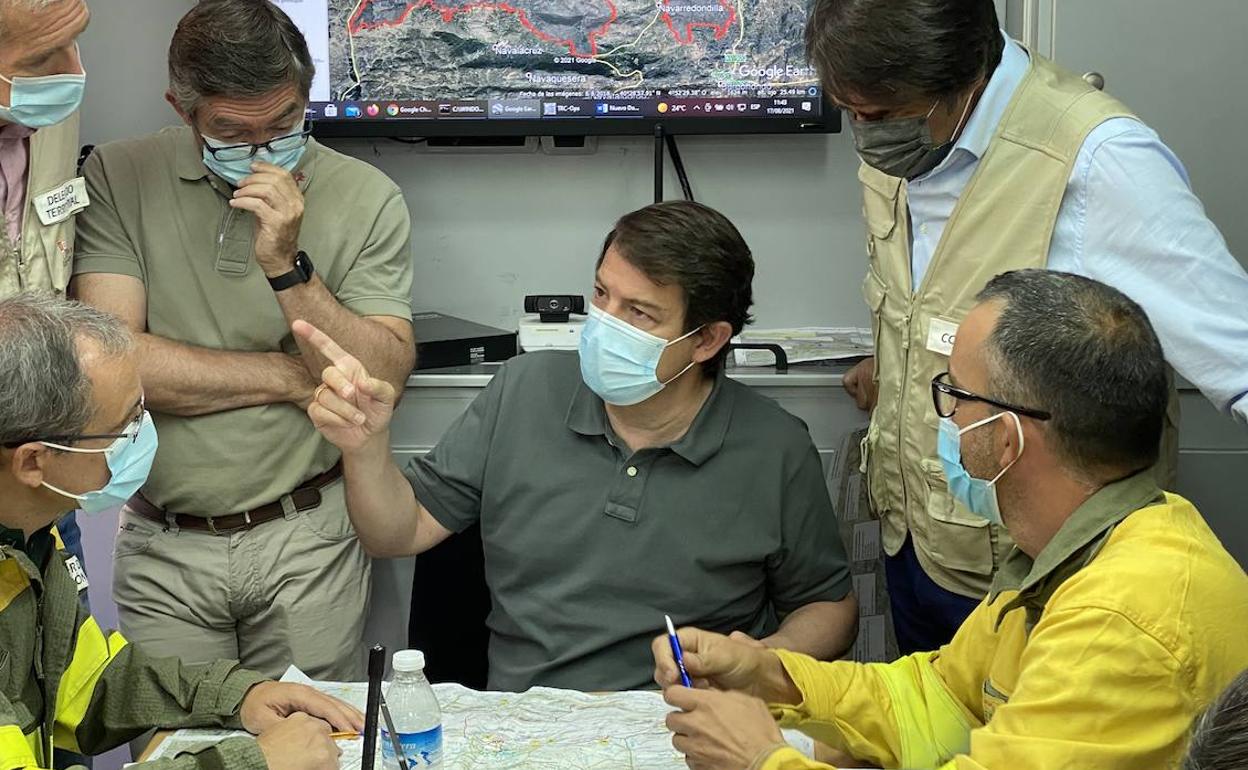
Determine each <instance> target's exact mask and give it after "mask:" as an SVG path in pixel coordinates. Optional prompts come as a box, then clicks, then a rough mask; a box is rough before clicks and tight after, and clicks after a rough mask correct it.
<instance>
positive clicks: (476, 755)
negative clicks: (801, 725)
mask: <svg viewBox="0 0 1248 770" xmlns="http://www.w3.org/2000/svg"><path fill="white" fill-rule="evenodd" d="M283 680H285V681H304V680H300V679H299V678H298V676H297V675H292V673H291V672H289V671H288V672H287V676H285V677H283ZM312 684H313V686H314V687H316V688H317V689H319V690H321V691H323V692H326V693H328V694H330V695H333V696H335V697H337V698H341V699H343V700H345V701H347V702H349V703H352V704H354V705H355V706H356V707H357V708H363V706H364V701H365V698H366V696H367V691H368V686H367V685H366V684H364V683H362V682H358V683H357V682H348V683H342V682H313V683H312ZM433 690H434V693H435V694H436V695H437V697H438V703H439V704H440V705H441V707H442V735H443V741H444V745H443V756H444V761H443V765H442V770H485V768H489V769H490V770H512V769H513V768H514V770H521V769H522V768H523V769H525V770H527V769H528V768H542V769H543V770H563V768H567V770H596V769H598V768H600V769H601V770H616V769H618V768H638V769H641V768H644V769H645V770H680V768H684V767H685V762H684V757H682V756H681V755H680V754H679V753H677V751H676V750H675V749H673V748H672V742H671V734H670V733H669V732H668V731H667V727H666V726H665V725H664V718H665V717H666V716H667V712H668V711H670V710H671V709H670V708H669V707H668V706H667V705H666V704H665V703H664V702H663V699H662V697H661V696H660V695H659V694H658V693H657V692H620V693H608V694H604V695H589V694H586V693H581V692H575V691H573V690H555V689H550V688H546V687H535V688H533V689H531V690H529V691H528V692H525V693H519V694H517V693H501V692H478V691H476V690H470V689H468V688H467V687H462V686H460V685H457V684H436V685H434V686H433ZM238 735H246V733H242V732H231V731H228V730H178V731H177V732H176V733H174V734H173V735H171V736H170V737H169V738H167V739H166V740H165V741H164V742H163V743H162V744H161V745H160V746H159V747H158V748H157V749H156V751H155V752H153V754H152V757H151V758H152V759H157V758H159V757H165V756H174V755H176V754H178V753H180V752H183V751H188V750H196V749H199V748H202V747H203V746H205V745H209V744H212V743H217V742H219V741H222V740H225V739H226V738H228V737H232V736H238ZM785 737H786V739H788V740H789V742H790V743H792V744H793V745H794V746H796V747H797V748H798V749H799V750H800V751H802V752H803V753H806V754H810V752H811V751H812V750H813V744H812V743H811V741H810V739H809V738H806V737H805V736H803V735H801V734H800V733H791V734H790V733H787V732H786V734H785ZM339 745H340V746H341V748H342V750H343V751H342V757H341V758H340V760H339V767H340V768H342V770H358V769H359V767H360V762H361V747H362V741H361V740H359V739H356V740H354V741H342V742H340V743H339ZM377 757H378V770H380V757H381V752H380V750H378V752H377Z"/></svg>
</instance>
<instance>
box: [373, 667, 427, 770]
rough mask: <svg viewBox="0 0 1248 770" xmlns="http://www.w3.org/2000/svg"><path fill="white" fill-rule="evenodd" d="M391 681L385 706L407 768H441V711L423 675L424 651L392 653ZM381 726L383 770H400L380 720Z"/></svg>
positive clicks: (388, 736)
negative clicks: (396, 734) (392, 676)
mask: <svg viewBox="0 0 1248 770" xmlns="http://www.w3.org/2000/svg"><path fill="white" fill-rule="evenodd" d="M393 665H394V681H393V682H391V683H390V689H389V690H387V691H386V705H387V706H389V708H390V718H391V719H393V720H394V730H395V732H396V733H398V738H399V745H400V746H402V748H403V754H404V755H405V756H406V757H407V766H408V768H410V770H417V768H421V769H422V770H423V768H439V769H440V768H441V767H442V710H441V709H440V708H439V707H438V698H437V696H435V695H434V694H433V688H432V687H430V686H429V680H428V679H426V678H425V654H424V653H423V652H421V651H420V650H403V651H401V652H396V653H395V654H394V660H393ZM380 727H381V763H382V766H383V767H384V768H386V770H399V760H398V757H396V756H395V754H394V742H393V741H391V740H390V733H389V732H388V731H387V730H386V726H385V724H384V723H383V724H382V725H380Z"/></svg>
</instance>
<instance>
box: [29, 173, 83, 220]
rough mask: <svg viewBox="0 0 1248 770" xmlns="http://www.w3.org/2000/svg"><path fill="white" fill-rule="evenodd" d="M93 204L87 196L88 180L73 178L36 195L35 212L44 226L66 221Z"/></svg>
mask: <svg viewBox="0 0 1248 770" xmlns="http://www.w3.org/2000/svg"><path fill="white" fill-rule="evenodd" d="M90 204H91V200H90V199H89V198H88V197H87V180H85V179H83V178H82V177H78V178H76V179H71V180H69V181H68V182H66V183H65V184H63V185H61V186H60V187H53V188H52V189H51V190H48V191H47V192H41V193H39V194H38V195H36V196H35V212H36V213H37V214H38V215H39V221H40V222H42V223H43V226H44V227H50V226H52V225H55V224H58V223H60V222H64V221H65V220H66V219H69V218H70V217H72V216H73V215H74V214H77V213H78V212H79V211H82V210H83V209H85V208H86V207H87V206H89V205H90Z"/></svg>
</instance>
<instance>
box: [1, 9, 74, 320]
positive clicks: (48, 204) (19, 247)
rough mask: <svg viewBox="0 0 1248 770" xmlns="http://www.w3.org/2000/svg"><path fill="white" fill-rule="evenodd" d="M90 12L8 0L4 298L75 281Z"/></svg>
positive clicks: (4, 19) (4, 12)
mask: <svg viewBox="0 0 1248 770" xmlns="http://www.w3.org/2000/svg"><path fill="white" fill-rule="evenodd" d="M88 16H89V14H88V11H87V7H86V5H85V4H84V3H83V2H82V0H0V208H2V209H3V211H4V228H3V230H0V245H3V252H0V297H4V296H8V295H10V294H14V293H16V292H18V291H20V290H22V289H47V290H49V291H55V292H57V293H64V291H65V287H66V285H67V284H68V283H69V275H70V261H71V259H72V257H73V253H74V250H73V246H74V215H75V214H76V213H77V212H78V211H81V210H82V209H83V208H84V207H85V206H86V204H87V200H86V189H85V187H86V186H85V184H84V183H83V182H82V180H81V179H76V177H77V173H76V172H75V168H76V160H77V157H78V105H79V103H80V102H81V101H82V91H83V85H84V83H85V81H86V74H85V72H84V70H83V66H82V60H81V59H80V57H79V55H78V44H77V39H78V35H79V34H80V33H81V32H82V31H83V30H84V29H86V26H87V19H88Z"/></svg>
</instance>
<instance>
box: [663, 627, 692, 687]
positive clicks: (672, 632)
mask: <svg viewBox="0 0 1248 770" xmlns="http://www.w3.org/2000/svg"><path fill="white" fill-rule="evenodd" d="M663 619H664V620H666V621H667V641H669V642H671V643H672V657H674V658H676V668H678V669H680V683H681V684H683V685H684V686H685V687H693V682H691V681H689V672H688V671H686V670H685V654H684V651H683V650H681V649H680V639H679V638H678V637H677V636H676V626H673V625H672V616H671V615H664V616H663Z"/></svg>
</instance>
